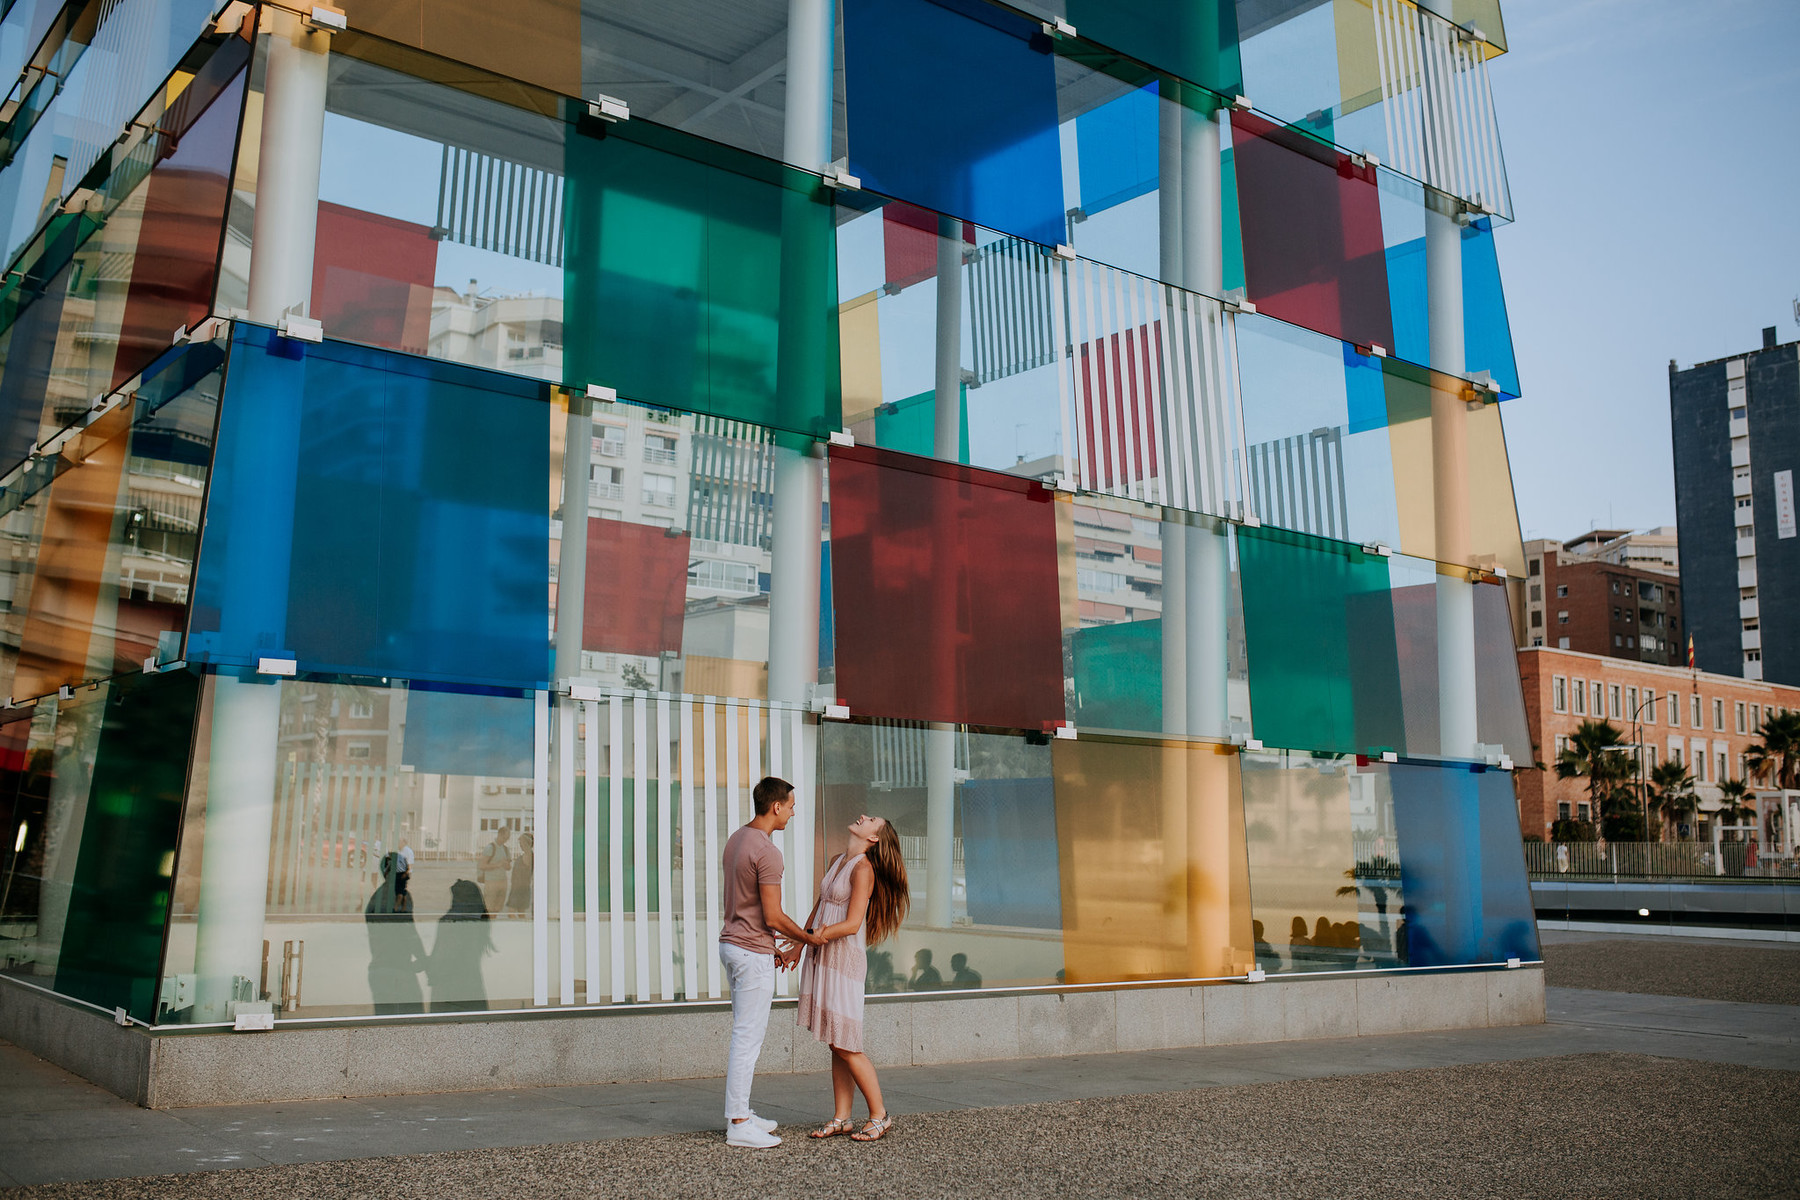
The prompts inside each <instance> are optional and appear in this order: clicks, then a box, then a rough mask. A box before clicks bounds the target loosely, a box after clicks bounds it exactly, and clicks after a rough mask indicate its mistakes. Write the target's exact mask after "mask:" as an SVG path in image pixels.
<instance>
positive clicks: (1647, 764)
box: [1644, 746, 1656, 771]
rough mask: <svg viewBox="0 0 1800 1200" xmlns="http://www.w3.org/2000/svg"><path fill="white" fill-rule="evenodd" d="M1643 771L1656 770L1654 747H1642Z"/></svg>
mask: <svg viewBox="0 0 1800 1200" xmlns="http://www.w3.org/2000/svg"><path fill="white" fill-rule="evenodd" d="M1644 770H1646V771H1654V770H1656V747H1655V746H1645V747H1644Z"/></svg>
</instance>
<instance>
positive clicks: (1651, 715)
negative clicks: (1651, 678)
mask: <svg viewBox="0 0 1800 1200" xmlns="http://www.w3.org/2000/svg"><path fill="white" fill-rule="evenodd" d="M1644 724H1646V725H1654V724H1656V691H1655V689H1653V688H1645V689H1644Z"/></svg>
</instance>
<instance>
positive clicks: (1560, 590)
mask: <svg viewBox="0 0 1800 1200" xmlns="http://www.w3.org/2000/svg"><path fill="white" fill-rule="evenodd" d="M1568 594H1569V585H1568V584H1566V583H1559V584H1557V585H1556V595H1557V597H1558V598H1559V599H1560V598H1562V597H1563V596H1567V595H1568Z"/></svg>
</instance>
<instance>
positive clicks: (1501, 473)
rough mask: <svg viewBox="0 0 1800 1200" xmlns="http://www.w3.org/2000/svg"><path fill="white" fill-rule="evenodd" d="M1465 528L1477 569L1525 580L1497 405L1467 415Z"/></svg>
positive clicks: (1516, 507) (1515, 505) (1516, 508)
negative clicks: (1490, 568) (1488, 568)
mask: <svg viewBox="0 0 1800 1200" xmlns="http://www.w3.org/2000/svg"><path fill="white" fill-rule="evenodd" d="M1469 522H1470V525H1471V529H1470V535H1471V539H1472V544H1473V545H1474V547H1475V561H1476V563H1477V564H1478V565H1481V566H1495V565H1498V566H1502V567H1505V568H1506V570H1507V573H1508V574H1510V575H1514V576H1523V575H1524V574H1525V547H1524V542H1523V538H1522V536H1521V535H1520V532H1519V504H1518V499H1517V497H1516V496H1515V495H1514V493H1513V481H1512V463H1511V460H1510V459H1509V458H1508V457H1507V453H1506V433H1505V430H1504V429H1503V428H1502V425H1501V420H1500V406H1499V405H1498V404H1484V405H1482V406H1481V407H1480V408H1479V409H1477V410H1475V411H1474V412H1472V413H1470V414H1469Z"/></svg>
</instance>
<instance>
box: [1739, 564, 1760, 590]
mask: <svg viewBox="0 0 1800 1200" xmlns="http://www.w3.org/2000/svg"><path fill="white" fill-rule="evenodd" d="M1738 586H1739V587H1741V588H1747V587H1755V586H1756V566H1755V564H1751V565H1750V566H1748V567H1739V568H1738Z"/></svg>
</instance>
